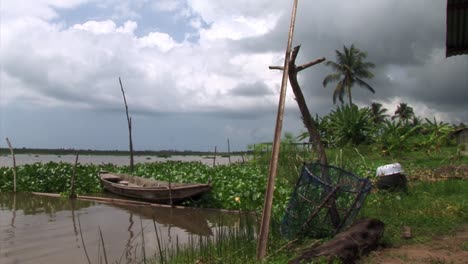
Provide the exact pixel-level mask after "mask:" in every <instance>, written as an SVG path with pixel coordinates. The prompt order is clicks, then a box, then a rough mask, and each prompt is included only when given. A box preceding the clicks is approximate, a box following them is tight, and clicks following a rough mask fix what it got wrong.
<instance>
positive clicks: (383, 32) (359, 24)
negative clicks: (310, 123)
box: [238, 0, 468, 122]
mask: <svg viewBox="0 0 468 264" xmlns="http://www.w3.org/2000/svg"><path fill="white" fill-rule="evenodd" d="M285 8H289V9H290V7H289V6H287V5H285ZM445 12H446V1H442V0H439V1H430V2H428V1H422V0H418V1H390V0H388V1H387V0H386V1H353V2H343V1H303V2H300V3H299V11H298V17H297V21H296V31H295V37H294V44H295V45H298V44H301V45H302V46H301V51H300V53H299V56H298V59H297V64H298V65H300V64H301V63H305V62H308V61H310V60H313V59H316V58H320V57H322V56H325V57H326V59H327V60H333V61H335V60H336V58H335V50H336V49H338V50H340V51H341V50H342V49H343V45H346V46H348V47H349V46H350V45H351V44H354V45H355V46H356V47H358V48H359V49H361V50H362V51H364V52H366V53H367V54H368V57H367V60H368V61H370V62H373V63H374V64H375V65H376V68H375V69H373V72H374V74H375V77H374V78H373V79H371V80H367V82H368V83H369V84H370V85H371V86H373V87H374V89H375V90H376V93H375V94H372V93H370V92H368V91H366V90H365V89H362V88H361V87H358V86H356V87H353V90H352V92H353V98H354V100H355V101H356V102H361V103H364V104H370V103H371V102H372V101H391V99H392V98H394V97H399V98H402V100H406V101H410V102H417V103H420V104H422V105H426V106H427V107H428V108H431V109H434V110H435V112H437V111H440V112H445V113H446V114H449V113H452V114H453V115H452V116H453V117H454V120H455V119H461V120H465V122H466V121H468V120H467V119H468V116H467V115H466V111H464V109H466V98H468V74H466V72H467V71H468V56H466V55H465V56H459V57H454V58H453V59H452V58H448V59H446V58H445V57H444V56H443V55H442V54H443V52H444V50H445V23H446V20H445ZM288 25H289V14H288V13H285V15H284V16H282V17H281V19H280V21H279V22H278V24H277V27H276V29H275V30H274V31H272V32H270V33H268V34H267V35H265V36H263V37H259V38H258V39H256V40H251V39H250V40H245V41H244V42H242V43H239V44H238V45H240V46H242V48H244V49H247V50H251V51H255V52H259V51H261V50H262V49H265V50H269V49H271V50H275V51H281V50H284V48H285V46H286V36H287V29H288ZM331 72H332V71H331V69H329V68H327V67H325V66H324V65H323V64H322V65H316V66H314V67H312V68H310V69H307V70H305V71H303V72H300V73H299V77H300V83H301V86H302V89H303V91H304V94H305V95H306V96H307V97H308V100H309V104H311V105H312V106H311V107H310V108H311V111H312V112H318V113H324V112H327V111H329V109H330V108H333V105H332V104H331V103H330V102H331V98H332V93H333V89H334V87H335V86H336V83H330V84H329V86H327V88H325V89H324V88H323V87H322V81H323V78H324V77H325V76H326V75H327V74H330V73H331Z"/></svg>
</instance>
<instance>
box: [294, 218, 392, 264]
mask: <svg viewBox="0 0 468 264" xmlns="http://www.w3.org/2000/svg"><path fill="white" fill-rule="evenodd" d="M383 233H384V223H383V222H382V221H380V220H378V219H364V220H359V221H356V222H355V223H354V224H353V225H352V226H351V227H350V228H348V229H347V230H346V231H344V232H341V233H339V234H338V235H336V236H335V237H334V238H333V239H332V240H330V241H328V242H326V243H324V244H322V245H320V246H318V247H313V248H309V249H306V252H304V253H303V254H302V255H300V256H299V257H297V258H296V259H293V260H291V261H289V262H288V263H289V264H299V263H308V262H309V261H312V260H313V259H314V258H326V259H328V260H333V259H335V258H338V259H340V260H341V261H342V262H343V263H354V262H355V261H356V260H357V259H358V258H359V257H360V256H362V255H364V254H367V253H368V252H370V251H371V250H373V249H375V248H376V247H377V246H378V244H379V241H380V238H382V235H383Z"/></svg>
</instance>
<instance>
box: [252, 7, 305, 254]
mask: <svg viewBox="0 0 468 264" xmlns="http://www.w3.org/2000/svg"><path fill="white" fill-rule="evenodd" d="M297 3H298V0H294V4H293V9H292V15H291V24H290V27H289V35H288V44H287V47H286V54H285V56H284V71H283V79H282V82H281V91H280V98H279V104H278V113H277V116H276V127H275V136H274V140H273V149H272V153H271V161H270V168H269V172H268V185H267V189H266V192H265V202H264V205H263V213H262V222H261V225H260V232H259V235H258V243H257V259H259V260H261V259H263V258H264V257H265V255H266V249H267V245H268V234H269V230H270V218H271V207H272V204H273V192H274V189H275V177H276V170H277V167H278V157H279V150H280V143H281V142H280V141H281V129H282V127H283V115H284V105H285V100H286V87H287V85H288V72H289V71H288V69H289V60H290V58H291V46H292V40H293V35H294V25H295V22H296V13H297Z"/></svg>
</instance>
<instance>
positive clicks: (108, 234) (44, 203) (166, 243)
mask: <svg viewBox="0 0 468 264" xmlns="http://www.w3.org/2000/svg"><path fill="white" fill-rule="evenodd" d="M252 218H253V217H252V216H248V215H246V214H240V213H226V212H220V211H217V210H206V209H190V208H187V209H176V208H153V207H151V208H149V207H141V206H128V205H125V206H124V205H112V204H102V203H98V202H91V201H81V200H69V199H65V198H52V197H43V196H36V195H32V194H17V195H13V194H5V193H0V263H1V264H13V263H31V264H33V263H34V264H40V263H44V264H45V263H47V264H54V263H67V264H75V263H77V264H82V263H88V260H87V257H86V253H87V255H88V256H89V259H90V261H91V263H101V262H100V261H99V259H101V260H102V258H103V256H104V254H103V246H102V242H101V236H100V231H101V232H102V239H103V240H104V246H105V251H106V256H107V258H108V261H109V263H135V262H136V261H141V260H142V259H143V248H144V252H145V253H144V254H145V256H146V257H151V256H154V254H155V253H156V249H157V242H158V240H157V237H159V241H160V242H162V247H163V248H164V247H166V248H170V247H171V245H172V246H174V245H175V244H177V245H178V246H179V247H181V248H183V247H184V245H185V246H189V245H192V246H193V241H198V238H199V237H213V236H216V235H217V232H218V231H219V230H221V229H226V228H228V229H229V228H231V229H232V228H240V227H241V226H243V224H244V223H246V222H253V220H252ZM220 228H221V229H220ZM195 238H196V239H195ZM83 245H84V246H83ZM142 245H144V247H143V246H142ZM102 263H104V262H102Z"/></svg>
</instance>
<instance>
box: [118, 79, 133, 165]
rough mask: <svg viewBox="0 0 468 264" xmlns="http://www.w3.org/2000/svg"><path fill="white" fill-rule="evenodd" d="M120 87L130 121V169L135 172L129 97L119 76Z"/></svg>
mask: <svg viewBox="0 0 468 264" xmlns="http://www.w3.org/2000/svg"><path fill="white" fill-rule="evenodd" d="M119 83H120V89H121V90H122V96H123V99H124V104H125V113H126V114H127V123H128V141H129V143H128V145H129V148H130V171H131V172H133V142H132V118H131V117H130V116H129V115H128V105H127V99H126V98H125V92H124V88H123V85H122V80H121V79H120V77H119Z"/></svg>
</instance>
